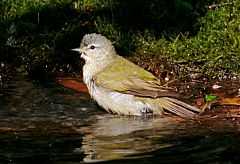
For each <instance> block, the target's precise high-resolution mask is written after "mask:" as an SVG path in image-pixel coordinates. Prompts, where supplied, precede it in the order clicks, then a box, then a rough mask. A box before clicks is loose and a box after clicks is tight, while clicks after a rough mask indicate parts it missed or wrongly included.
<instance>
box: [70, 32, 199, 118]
mask: <svg viewBox="0 0 240 164" xmlns="http://www.w3.org/2000/svg"><path fill="white" fill-rule="evenodd" d="M74 50H76V51H79V52H80V53H82V55H81V57H82V58H83V59H85V65H84V67H83V78H84V82H85V83H86V85H87V87H88V89H89V93H90V95H91V96H92V98H93V99H94V100H95V101H97V102H98V104H99V105H100V106H101V107H103V108H104V109H105V110H107V111H111V112H113V113H118V114H124V115H141V114H142V113H146V112H153V113H154V114H158V115H161V114H163V113H164V112H165V111H166V112H170V113H174V114H176V115H179V116H182V117H193V116H194V115H195V114H196V113H200V112H201V111H200V110H199V109H197V108H195V107H193V106H191V105H188V104H186V103H184V102H182V101H179V100H177V99H175V98H172V97H177V96H178V94H177V93H173V92H171V91H168V90H166V89H164V88H163V87H162V86H161V85H160V81H159V79H157V78H156V77H155V76H154V75H153V74H151V73H150V72H147V71H145V70H144V69H142V68H140V67H138V66H137V65H135V64H134V63H132V62H130V61H128V60H127V59H125V58H123V57H121V56H119V55H117V53H116V52H115V49H114V47H113V46H112V43H111V42H110V41H109V40H108V39H107V38H105V37H104V36H102V35H99V34H88V35H85V36H84V37H83V40H82V43H81V47H80V49H74Z"/></svg>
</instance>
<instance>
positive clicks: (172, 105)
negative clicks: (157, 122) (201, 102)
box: [159, 97, 201, 118]
mask: <svg viewBox="0 0 240 164" xmlns="http://www.w3.org/2000/svg"><path fill="white" fill-rule="evenodd" d="M159 105H160V106H161V108H163V109H164V110H166V111H168V112H170V113H174V114H176V115H179V116H181V117H185V118H191V117H193V116H195V115H196V114H199V113H201V110H200V109H198V108H196V107H193V106H191V105H188V104H186V103H184V102H182V101H179V100H177V99H174V98H170V97H162V98H161V103H160V104H159Z"/></svg>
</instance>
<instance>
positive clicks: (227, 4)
mask: <svg viewBox="0 0 240 164" xmlns="http://www.w3.org/2000/svg"><path fill="white" fill-rule="evenodd" d="M224 6H230V7H233V6H234V4H233V3H220V4H212V5H210V6H208V8H209V9H215V8H217V7H224Z"/></svg>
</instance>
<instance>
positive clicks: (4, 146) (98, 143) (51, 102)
mask: <svg viewBox="0 0 240 164" xmlns="http://www.w3.org/2000/svg"><path fill="white" fill-rule="evenodd" d="M215 84H216V85H219V86H221V88H218V89H217V90H216V89H214V90H213V89H212V86H213V85H215ZM178 88H179V90H184V91H187V90H188V91H189V92H191V93H193V94H195V100H194V102H193V104H195V105H197V106H202V105H204V101H203V100H202V97H203V95H204V94H205V92H208V94H216V95H218V97H219V99H221V98H224V97H237V96H238V91H239V90H238V88H240V85H239V81H238V80H236V79H235V80H233V81H230V82H226V81H223V82H220V83H215V82H214V83H202V82H201V83H199V82H191V83H190V82H188V83H187V84H186V85H185V84H181V85H179V87H178ZM209 88H210V89H209ZM216 104H217V103H216ZM0 105H1V106H0V163H33V162H34V163H71V164H72V163H80V162H99V163H102V162H104V163H123V162H124V163H179V162H188V163H238V162H239V160H240V122H239V120H240V119H239V117H240V109H239V106H237V105H235V106H224V105H213V106H212V108H211V109H206V112H205V113H204V114H202V115H201V116H199V117H197V118H196V119H195V120H185V119H182V118H179V117H176V116H166V117H159V116H158V117H157V116H152V115H147V116H145V117H125V116H118V115H113V114H108V113H106V112H105V111H103V110H102V109H101V108H99V107H98V106H97V105H96V104H95V102H93V101H92V100H91V99H90V97H89V95H88V94H87V93H82V92H79V91H74V90H71V89H68V88H64V87H62V86H60V85H59V84H57V83H55V82H49V81H45V82H37V81H33V80H22V79H16V78H10V77H4V78H3V77H2V78H1V81H0Z"/></svg>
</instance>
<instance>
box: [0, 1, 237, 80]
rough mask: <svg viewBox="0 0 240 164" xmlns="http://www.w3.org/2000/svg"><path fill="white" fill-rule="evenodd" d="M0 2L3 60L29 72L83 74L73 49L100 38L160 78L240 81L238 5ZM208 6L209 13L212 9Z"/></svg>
mask: <svg viewBox="0 0 240 164" xmlns="http://www.w3.org/2000/svg"><path fill="white" fill-rule="evenodd" d="M215 4H216V5H215V6H214V5H212V1H211V0H207V1H194V2H192V1H188V0H171V2H169V1H158V0H150V1H145V0H132V1H128V0H121V1H120V0H111V1H107V0H98V1H95V0H19V1H14V0H3V1H1V2H0V23H1V26H0V34H1V35H0V41H1V42H0V49H1V51H0V53H1V55H0V61H1V62H3V63H5V65H7V66H8V68H12V69H13V68H14V69H17V70H18V71H20V72H24V74H29V73H30V74H32V73H33V74H35V73H34V72H41V71H42V70H43V72H46V74H51V73H55V72H59V71H60V72H66V73H70V74H75V73H80V70H81V66H80V65H81V63H82V61H81V60H80V59H79V55H78V54H75V53H73V52H71V51H70V49H71V48H75V47H78V46H79V42H80V40H81V38H82V36H83V35H84V34H85V33H92V32H96V33H101V34H103V35H105V36H107V37H108V38H109V39H110V40H112V41H114V45H115V47H116V49H117V51H118V52H119V53H120V54H122V55H124V56H127V57H129V58H130V59H131V60H133V61H134V62H136V63H138V64H139V65H141V66H142V67H144V68H145V69H148V70H149V71H152V72H153V73H155V75H159V74H161V73H162V72H165V69H166V70H167V71H168V72H174V74H175V75H177V76H183V77H185V76H188V75H190V76H191V75H193V74H196V73H197V74H201V75H202V76H207V77H222V76H226V75H227V76H232V75H234V76H239V73H240V72H239V70H240V69H239V67H240V59H239V58H240V54H239V51H240V49H239V40H240V14H239V9H240V4H239V2H238V1H237V0H233V1H232V2H225V1H223V0H218V1H215ZM209 6H210V8H209Z"/></svg>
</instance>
